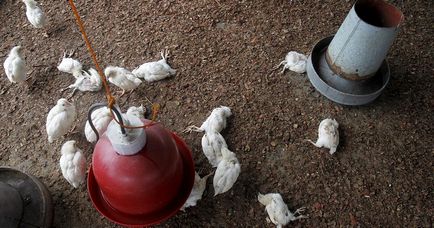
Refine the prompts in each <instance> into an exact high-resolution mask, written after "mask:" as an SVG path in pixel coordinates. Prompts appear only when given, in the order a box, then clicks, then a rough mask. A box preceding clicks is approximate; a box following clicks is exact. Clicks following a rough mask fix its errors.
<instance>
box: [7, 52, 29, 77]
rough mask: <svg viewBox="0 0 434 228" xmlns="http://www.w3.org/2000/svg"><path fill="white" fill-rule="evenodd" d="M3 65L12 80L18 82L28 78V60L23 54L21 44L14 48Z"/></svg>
mask: <svg viewBox="0 0 434 228" xmlns="http://www.w3.org/2000/svg"><path fill="white" fill-rule="evenodd" d="M3 67H4V68H5V73H6V76H7V77H8V79H9V81H10V82H12V83H17V82H22V81H25V80H26V71H27V70H26V62H25V61H24V59H23V57H22V54H21V46H16V47H13V48H12V50H11V51H10V53H9V55H8V57H7V58H6V60H5V62H4V63H3Z"/></svg>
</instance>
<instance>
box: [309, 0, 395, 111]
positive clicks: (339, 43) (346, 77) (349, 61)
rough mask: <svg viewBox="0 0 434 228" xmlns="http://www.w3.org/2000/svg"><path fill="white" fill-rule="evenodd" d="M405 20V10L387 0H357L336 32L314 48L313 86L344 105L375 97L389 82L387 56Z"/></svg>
mask: <svg viewBox="0 0 434 228" xmlns="http://www.w3.org/2000/svg"><path fill="white" fill-rule="evenodd" d="M402 20H403V14H402V12H401V11H400V10H399V9H398V8H396V7H395V6H393V5H391V4H389V3H387V2H384V1H383V0H359V1H357V2H356V4H355V5H354V6H353V8H352V9H351V10H350V12H349V14H348V15H347V17H346V18H345V20H344V22H343V23H342V25H341V27H340V28H339V30H338V32H337V33H336V35H335V36H331V37H327V38H324V39H322V40H321V41H319V42H318V43H317V44H316V45H315V46H314V48H313V49H312V53H311V55H310V56H309V59H308V65H307V75H308V77H309V80H310V82H311V83H312V85H313V86H314V87H315V88H316V89H317V90H318V91H319V92H320V93H321V94H322V95H324V96H325V97H327V98H328V99H330V100H332V101H334V102H337V103H339V104H343V105H364V104H367V103H369V102H372V101H373V100H375V99H376V98H377V97H378V96H379V95H380V94H381V92H382V91H383V90H384V88H385V87H386V85H387V84H388V83H389V79H390V70H389V65H388V63H387V61H386V60H385V58H386V55H387V52H388V50H389V49H390V46H391V45H392V43H393V41H394V39H395V37H396V35H397V32H398V28H399V25H400V24H401V22H402Z"/></svg>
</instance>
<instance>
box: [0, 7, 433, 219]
mask: <svg viewBox="0 0 434 228" xmlns="http://www.w3.org/2000/svg"><path fill="white" fill-rule="evenodd" d="M40 2H41V3H42V7H43V9H44V11H45V12H46V14H47V16H48V18H49V26H47V28H46V29H44V30H37V29H33V28H32V27H31V26H30V25H29V23H28V21H27V20H26V16H25V7H24V4H23V3H22V2H21V1H0V21H2V23H3V24H2V26H0V37H1V40H0V41H1V42H0V55H1V56H2V58H1V59H2V61H3V60H4V58H5V57H6V55H7V53H8V52H9V50H10V48H11V47H12V46H14V45H18V44H20V45H22V46H23V48H24V55H25V58H26V61H27V64H28V69H29V76H30V77H31V78H30V79H29V81H28V84H18V85H17V84H11V83H9V81H8V80H7V79H6V76H5V74H4V71H3V70H1V73H0V74H1V79H0V95H1V96H0V123H1V124H0V135H1V140H0V165H6V166H11V167H15V168H18V169H20V170H22V171H25V172H27V173H31V174H34V175H36V176H37V177H39V178H40V179H41V180H42V181H43V182H45V183H46V185H47V186H48V187H49V189H50V191H51V193H52V196H53V200H54V207H55V218H54V226H55V227H116V225H114V224H112V223H111V222H109V221H108V220H106V219H105V218H103V216H101V215H100V214H99V213H98V212H97V211H96V210H95V209H94V208H93V206H92V204H91V202H90V200H89V197H88V195H87V190H86V186H84V185H83V186H81V187H80V188H79V189H73V188H72V187H71V186H70V185H69V184H68V183H67V182H66V181H65V180H64V179H63V177H62V174H61V172H60V168H59V164H58V161H59V158H60V147H61V145H62V143H63V141H64V140H67V139H75V140H77V141H78V143H79V144H78V145H79V147H81V148H82V149H83V151H85V153H86V156H87V159H88V161H90V160H91V156H92V148H93V145H92V144H90V143H87V141H86V140H85V137H84V133H83V128H84V123H85V120H86V112H87V109H88V107H89V106H90V105H91V104H93V103H95V102H97V101H104V99H105V98H104V95H103V92H102V91H101V92H99V93H81V92H78V93H77V94H76V95H75V96H74V98H73V99H74V101H75V104H76V106H77V108H78V110H79V115H78V120H77V122H76V130H75V132H73V133H72V134H69V135H67V136H66V137H65V138H64V140H58V141H56V142H55V143H52V144H48V143H47V136H46V133H45V118H46V115H47V113H48V111H49V109H50V108H51V107H52V106H53V105H54V104H55V102H56V100H57V99H59V98H61V97H64V96H67V95H68V92H66V91H65V92H63V93H62V92H60V91H59V89H60V88H63V87H66V86H68V85H69V84H71V83H72V82H73V77H71V76H69V75H66V74H64V73H61V72H59V71H58V70H57V69H56V66H57V64H58V59H59V57H61V55H62V53H63V51H64V50H71V49H73V50H76V53H75V55H74V57H75V58H78V59H79V60H80V61H81V62H82V63H83V64H84V65H86V66H87V67H88V66H93V63H92V61H91V59H90V57H89V54H88V52H87V50H86V47H85V45H84V42H83V40H82V38H81V35H80V33H79V31H78V27H77V26H76V24H75V21H74V17H73V14H72V12H71V10H70V7H69V5H68V4H67V1H44V0H41V1H40ZM396 2H398V3H399V4H400V2H401V1H396ZM353 3H354V1H343V0H325V1H323V0H309V1H300V0H297V1H293V3H292V4H289V1H287V0H286V1H283V0H276V1H258V0H253V1H244V0H240V1H229V0H219V1H217V0H207V1H205V0H195V1H173V0H164V1H157V0H152V1H140V0H134V1H128V2H126V1H101V0H96V1H76V4H77V7H78V9H79V11H80V13H81V15H82V17H83V20H84V21H85V24H86V28H87V31H88V34H89V36H90V37H91V40H92V41H93V45H94V48H95V49H96V51H97V53H98V56H99V59H100V61H101V64H102V65H103V66H104V67H105V66H107V65H115V66H123V67H126V68H128V69H133V68H135V67H136V66H138V65H139V64H141V63H143V62H145V61H150V60H157V59H158V58H159V51H160V50H162V49H164V48H168V49H169V50H170V52H171V56H170V59H169V62H170V64H171V65H172V66H173V67H174V68H175V69H178V73H177V75H176V76H175V77H173V78H171V79H168V80H164V81H160V82H155V83H143V84H142V85H141V86H140V87H139V88H138V89H137V90H136V91H135V92H134V93H133V94H132V95H131V96H130V97H129V98H128V96H124V97H122V98H120V99H118V101H119V102H120V104H121V105H122V107H123V109H124V110H125V109H126V108H127V106H130V105H140V104H144V105H146V104H147V103H146V100H145V99H144V97H145V96H146V97H148V98H149V99H151V100H152V101H154V102H158V103H160V104H161V105H162V109H161V112H160V114H159V121H160V122H161V123H163V124H164V125H165V127H167V128H168V129H171V130H172V131H175V132H177V133H179V135H180V136H181V137H183V138H184V139H185V141H186V142H187V144H188V145H189V146H190V148H191V149H192V151H193V154H194V158H195V163H196V168H197V170H198V171H199V172H200V173H201V174H202V175H204V174H206V173H207V172H209V171H210V170H211V168H210V166H209V164H208V162H207V160H206V158H205V156H204V155H203V154H202V152H201V146H200V139H201V136H202V135H201V134H197V133H192V134H184V133H181V131H182V130H183V129H184V128H185V127H186V126H188V125H190V124H191V123H194V124H201V122H202V121H203V120H205V118H206V116H207V115H208V114H209V112H210V111H211V110H212V109H213V108H215V107H217V106H220V105H227V106H230V107H231V108H232V110H233V116H232V117H231V118H230V120H229V124H228V127H227V129H226V130H225V131H224V132H223V135H224V137H225V139H226V141H227V143H228V145H229V148H230V149H231V150H233V151H234V152H235V153H236V154H237V156H238V159H239V160H240V163H241V168H242V171H241V174H240V176H239V178H238V181H237V182H236V184H235V185H234V187H233V188H232V189H231V190H230V191H229V192H227V193H225V194H222V195H219V196H217V197H213V189H212V181H209V182H208V186H207V189H206V191H205V194H204V197H203V199H202V200H201V201H199V203H198V205H197V206H196V207H193V208H189V209H187V210H186V212H185V213H182V212H179V213H178V214H177V215H176V216H175V217H173V218H171V219H169V220H168V221H166V222H165V223H163V224H162V226H165V227H178V226H182V227H210V226H213V227H250V226H255V227H273V225H272V224H267V223H266V220H265V218H266V212H265V211H264V208H263V207H262V206H261V205H260V204H259V203H258V201H257V199H256V196H257V194H258V192H262V193H266V192H280V193H281V194H282V196H283V198H284V200H285V201H286V202H287V204H288V206H289V208H290V209H291V210H295V209H296V208H299V207H302V206H306V207H307V211H306V214H308V215H309V218H308V219H304V220H300V221H296V222H293V223H291V224H290V226H295V227H347V226H358V225H360V226H361V227H430V226H432V224H433V215H434V211H433V205H434V200H433V189H434V185H433V184H434V176H433V161H434V159H433V154H434V140H433V123H434V114H433V111H434V99H433V97H434V96H433V95H434V94H433V91H434V88H433V75H434V69H433V60H432V59H433V57H434V55H433V54H434V48H433V44H434V39H433V34H434V33H433V22H434V4H433V1H432V0H414V1H404V5H403V8H402V10H403V12H404V15H405V21H404V23H403V25H402V27H401V31H400V32H399V35H398V37H397V40H396V42H395V43H394V45H393V46H392V48H391V51H390V53H389V55H388V61H389V63H390V67H391V81H390V84H389V85H388V87H387V88H386V90H385V92H384V93H383V94H382V95H381V96H380V98H379V99H377V100H376V101H375V102H373V103H372V104H369V105H366V106H363V107H346V106H341V105H338V104H335V103H333V102H331V101H329V100H327V99H326V98H324V97H323V96H321V95H320V94H319V93H318V92H316V91H315V89H314V88H313V87H312V86H311V84H310V82H309V80H308V78H307V76H306V75H305V74H304V75H298V74H296V73H292V72H286V73H285V74H283V75H281V74H277V73H275V74H270V72H271V69H272V68H274V67H275V66H276V64H278V63H279V62H280V61H282V60H283V58H284V57H285V54H286V53H287V52H288V51H290V50H296V51H299V52H303V53H309V51H310V49H311V48H312V47H313V45H314V44H315V43H316V42H317V41H318V40H319V39H321V38H323V37H325V36H329V35H331V34H333V33H335V32H336V31H337V29H338V27H339V25H340V24H341V23H342V21H343V19H344V18H345V16H346V14H347V13H348V11H349V10H350V8H351V6H352V4H353ZM43 32H46V33H47V34H48V37H44V36H43ZM327 117H331V118H335V119H336V120H337V121H338V122H339V123H340V133H341V141H340V146H339V148H338V152H337V153H336V154H335V155H333V156H330V155H329V154H328V152H327V150H326V149H318V148H315V147H313V146H312V145H311V144H309V143H307V142H306V141H305V139H315V138H316V136H317V127H318V124H319V122H320V121H321V120H322V119H324V118H327ZM210 180H211V179H210Z"/></svg>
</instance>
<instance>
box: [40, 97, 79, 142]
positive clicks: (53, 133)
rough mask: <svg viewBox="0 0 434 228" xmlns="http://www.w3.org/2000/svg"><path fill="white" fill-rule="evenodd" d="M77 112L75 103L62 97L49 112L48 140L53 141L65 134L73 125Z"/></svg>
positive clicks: (46, 125)
mask: <svg viewBox="0 0 434 228" xmlns="http://www.w3.org/2000/svg"><path fill="white" fill-rule="evenodd" d="M76 117H77V113H76V110H75V106H74V104H72V103H70V102H69V101H67V100H66V99H64V98H60V99H59V100H58V101H57V104H56V105H55V106H54V107H53V108H52V109H51V110H50V112H48V116H47V123H46V124H45V127H46V129H47V135H48V142H50V143H52V142H53V141H54V140H56V139H57V138H59V137H61V136H63V135H64V134H66V133H67V132H68V130H69V129H70V128H71V127H72V124H73V123H74V120H75V118H76Z"/></svg>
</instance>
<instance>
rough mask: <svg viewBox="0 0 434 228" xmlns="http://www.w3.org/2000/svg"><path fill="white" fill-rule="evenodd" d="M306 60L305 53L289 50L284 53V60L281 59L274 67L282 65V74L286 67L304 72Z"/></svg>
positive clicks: (297, 71) (300, 72)
mask: <svg viewBox="0 0 434 228" xmlns="http://www.w3.org/2000/svg"><path fill="white" fill-rule="evenodd" d="M306 62H307V57H306V56H305V55H303V54H300V53H298V52H295V51H290V52H288V54H286V56H285V60H283V61H282V62H281V63H280V64H279V65H278V66H277V67H276V68H279V67H280V66H282V65H283V70H282V74H283V73H284V72H285V70H286V69H289V70H291V71H294V72H296V73H299V74H302V73H304V72H306Z"/></svg>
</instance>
